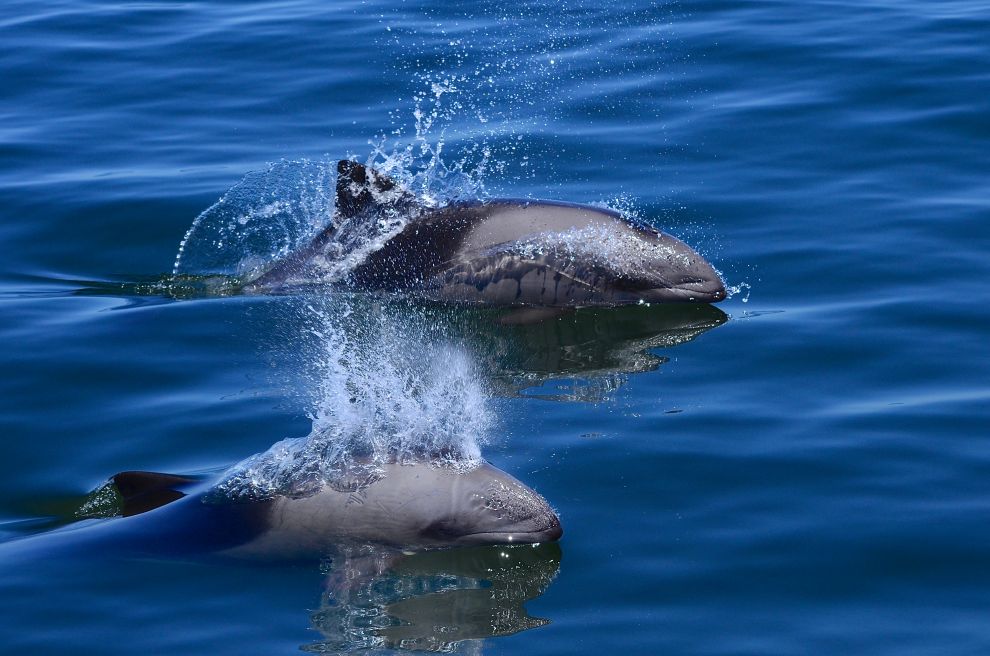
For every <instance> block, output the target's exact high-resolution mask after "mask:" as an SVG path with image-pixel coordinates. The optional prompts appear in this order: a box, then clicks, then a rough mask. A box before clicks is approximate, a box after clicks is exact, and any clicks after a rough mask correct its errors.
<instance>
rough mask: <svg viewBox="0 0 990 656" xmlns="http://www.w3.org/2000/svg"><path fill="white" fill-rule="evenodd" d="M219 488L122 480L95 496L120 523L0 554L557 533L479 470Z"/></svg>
mask: <svg viewBox="0 0 990 656" xmlns="http://www.w3.org/2000/svg"><path fill="white" fill-rule="evenodd" d="M204 488H205V489H204ZM218 490H219V488H212V487H209V486H206V485H203V484H201V483H198V482H197V481H196V480H195V479H190V478H185V477H181V476H172V475H168V474H154V473H149V472H123V473H121V474H117V475H116V476H114V477H113V479H112V481H111V484H110V485H109V486H108V487H107V488H106V489H103V490H101V491H100V492H102V493H107V492H109V493H112V494H114V495H116V496H117V497H118V498H119V499H120V502H119V508H118V512H119V514H122V515H124V516H125V517H126V518H125V519H114V520H100V523H103V524H106V525H105V526H98V525H97V526H90V525H89V524H90V522H86V523H84V524H82V525H79V526H77V527H72V528H68V529H63V530H60V531H53V532H51V533H48V534H46V535H45V536H36V537H32V538H25V539H22V540H15V541H12V542H9V543H8V544H7V545H5V554H6V553H10V550H14V551H15V552H16V551H20V552H21V553H44V552H42V551H41V549H42V548H43V546H42V545H41V544H39V540H42V539H44V538H49V539H52V540H57V542H55V543H54V544H67V545H72V546H81V547H83V548H85V547H87V546H92V547H94V548H96V549H98V550H99V551H100V552H101V553H102V552H106V551H108V550H109V551H121V552H124V553H145V552H148V553H160V552H162V551H165V552H176V554H179V555H183V554H195V553H202V552H219V553H221V554H222V555H230V556H235V557H244V558H261V559H279V560H281V559H315V558H320V557H323V556H325V555H327V554H329V553H331V552H332V551H333V549H334V548H335V547H337V546H339V545H342V544H343V545H346V544H361V543H376V544H381V545H391V546H395V547H402V548H405V549H420V548H436V547H449V546H460V545H479V544H516V543H522V544H526V543H539V542H547V541H553V540H557V539H558V538H559V537H560V535H561V528H560V522H559V520H558V519H557V516H556V514H554V512H553V510H552V509H551V508H550V506H549V505H548V504H547V502H546V501H545V500H544V499H543V498H542V497H541V496H540V495H538V494H537V493H536V492H534V491H533V490H532V489H530V488H528V487H527V486H525V485H523V484H522V483H520V482H519V481H518V480H516V479H515V478H513V477H512V476H510V475H509V474H507V473H505V472H503V471H501V470H499V469H496V468H495V467H492V466H491V465H489V464H487V463H483V464H481V465H480V466H478V467H476V468H474V469H471V470H469V471H461V470H456V469H453V468H450V467H440V466H433V465H431V464H429V463H426V462H418V463H414V464H397V463H392V464H386V465H384V466H383V467H382V469H381V471H380V475H379V476H377V477H375V478H372V479H369V480H367V481H365V483H364V484H362V485H360V486H357V487H356V489H355V488H349V489H336V488H334V487H331V486H325V487H324V488H323V489H322V490H321V491H319V492H317V493H315V494H312V495H310V496H305V497H301V498H292V497H289V496H273V497H271V498H262V499H234V500H232V499H231V498H229V497H228V496H225V495H223V494H222V493H220V492H219V491H218ZM135 515H136V516H135ZM100 529H102V530H100ZM70 536H72V537H71V538H70Z"/></svg>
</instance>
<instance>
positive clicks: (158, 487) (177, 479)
mask: <svg viewBox="0 0 990 656" xmlns="http://www.w3.org/2000/svg"><path fill="white" fill-rule="evenodd" d="M111 480H112V481H113V484H114V487H115V488H116V489H117V493H118V494H120V497H121V512H120V514H121V515H123V516H124V517H130V516H132V515H140V514H141V513H146V512H148V511H149V510H154V509H155V508H161V507H162V506H165V505H168V504H170V503H172V502H173V501H178V500H179V499H181V498H182V497H184V496H186V493H185V492H183V491H182V490H181V489H180V488H183V487H187V486H189V485H191V484H193V483H196V482H197V481H196V479H195V478H189V477H188V476H176V475H175V474H159V473H156V472H145V471H126V472H120V473H119V474H115V475H114V476H113V477H112V479H111Z"/></svg>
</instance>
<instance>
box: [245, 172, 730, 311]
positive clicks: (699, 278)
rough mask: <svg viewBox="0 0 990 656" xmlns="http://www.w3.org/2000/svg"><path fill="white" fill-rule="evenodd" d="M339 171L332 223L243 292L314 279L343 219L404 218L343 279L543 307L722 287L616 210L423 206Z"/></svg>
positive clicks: (391, 184)
mask: <svg viewBox="0 0 990 656" xmlns="http://www.w3.org/2000/svg"><path fill="white" fill-rule="evenodd" d="M337 168H338V179H337V190H336V191H337V205H336V214H335V216H334V218H333V220H332V221H331V225H330V226H329V227H328V228H326V229H325V230H324V231H323V232H321V233H320V234H318V235H317V236H316V237H315V238H314V239H313V240H312V242H311V243H310V244H309V245H307V246H306V247H304V248H302V249H300V250H299V251H298V252H296V253H294V254H292V255H290V256H289V257H287V258H285V259H283V260H280V261H278V262H276V263H274V264H273V265H272V266H271V267H269V268H268V269H267V270H266V271H264V272H263V273H261V274H260V275H258V276H256V277H255V278H254V279H253V280H250V281H249V282H247V283H246V284H245V286H244V289H245V291H247V292H249V293H250V292H265V291H273V290H279V289H284V288H287V287H291V286H293V285H299V284H306V283H310V282H314V281H318V280H319V277H320V272H319V266H320V264H321V263H325V262H326V260H327V259H328V258H331V259H332V257H333V255H332V253H331V252H330V250H329V249H328V247H329V245H331V244H333V242H334V239H335V237H336V230H337V227H338V226H340V225H342V224H343V223H345V222H351V221H363V220H367V221H375V220H378V219H380V218H381V217H382V216H388V217H392V218H395V217H396V216H402V217H404V218H405V219H406V221H407V222H406V224H405V227H404V228H403V229H402V230H401V231H400V232H399V233H398V234H396V235H395V236H393V237H392V238H391V239H389V240H387V241H386V242H385V243H384V244H383V245H382V246H381V248H378V249H377V250H374V251H373V252H371V253H369V254H368V255H367V256H366V257H365V258H364V259H363V260H362V261H360V262H359V263H358V264H356V265H355V266H354V267H353V269H351V270H350V271H349V273H348V274H347V275H346V276H345V278H344V279H343V280H342V281H341V282H342V284H343V285H344V286H345V287H349V288H352V289H357V290H390V291H391V290H400V291H407V292H409V293H411V294H414V295H417V296H420V297H422V298H425V299H429V300H437V301H449V302H461V303H474V304H484V305H494V306H541V307H587V306H613V305H627V304H634V303H674V302H701V303H714V302H718V301H720V300H722V299H724V298H725V295H726V293H725V285H724V283H723V282H722V279H721V277H720V276H719V274H718V272H717V271H715V269H714V268H713V267H712V266H711V264H709V263H708V262H707V261H706V260H705V259H704V258H703V257H702V256H701V255H699V254H698V253H697V252H696V251H694V250H693V249H692V248H691V247H690V246H688V245H687V244H685V243H684V242H682V241H680V240H678V239H676V238H675V237H672V236H670V235H668V234H666V233H663V232H660V231H658V230H655V229H653V228H650V227H647V226H643V225H639V224H636V223H634V222H632V221H630V220H628V219H626V218H625V217H624V216H623V215H621V214H619V213H618V212H614V211H612V210H607V209H602V208H599V207H592V206H588V205H576V204H573V203H563V202H555V201H535V200H516V199H499V200H488V201H483V202H480V201H479V202H466V203H465V202H459V203H453V204H450V205H447V206H445V207H441V208H428V207H425V206H423V205H422V204H420V203H419V202H417V200H416V198H415V197H414V196H413V195H412V194H411V193H409V192H408V191H406V190H404V189H402V188H401V187H400V186H399V185H398V184H397V183H396V182H395V181H394V180H392V179H391V178H389V177H387V176H385V175H384V174H382V173H380V172H378V171H375V170H374V169H371V168H366V167H365V166H363V165H361V164H358V163H356V162H352V161H349V160H342V161H340V162H339V163H338V167H337Z"/></svg>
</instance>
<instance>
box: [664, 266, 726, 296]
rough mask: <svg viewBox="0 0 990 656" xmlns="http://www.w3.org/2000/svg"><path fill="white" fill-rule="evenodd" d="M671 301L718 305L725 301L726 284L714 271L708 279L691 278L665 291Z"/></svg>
mask: <svg viewBox="0 0 990 656" xmlns="http://www.w3.org/2000/svg"><path fill="white" fill-rule="evenodd" d="M664 291H666V293H667V296H668V299H667V300H668V302H669V300H678V301H687V302H695V303H718V302H719V301H722V300H725V295H726V294H725V283H723V282H722V278H721V277H719V275H718V273H716V272H715V270H714V269H712V270H711V275H710V276H706V277H691V278H687V279H685V280H682V281H680V282H678V283H676V284H675V285H673V286H672V287H670V288H668V289H666V290H664Z"/></svg>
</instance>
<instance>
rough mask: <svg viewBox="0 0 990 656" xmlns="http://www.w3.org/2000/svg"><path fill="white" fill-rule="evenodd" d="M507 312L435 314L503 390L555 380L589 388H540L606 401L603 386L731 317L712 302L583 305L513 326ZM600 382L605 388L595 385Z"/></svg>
mask: <svg viewBox="0 0 990 656" xmlns="http://www.w3.org/2000/svg"><path fill="white" fill-rule="evenodd" d="M510 312H513V311H510ZM502 314H505V310H498V309H490V308H484V309H477V310H472V311H470V312H459V313H456V314H454V313H443V314H440V313H438V314H437V315H436V316H438V317H439V318H440V319H441V320H443V321H445V322H446V323H445V326H447V328H446V330H447V331H448V332H450V333H453V334H457V335H460V336H463V337H464V338H465V339H467V340H469V341H470V343H471V344H472V348H473V350H474V352H475V353H476V356H477V357H479V358H481V359H482V360H483V361H484V365H483V366H482V367H481V368H480V369H481V370H483V371H485V372H488V374H489V376H490V377H491V379H490V382H491V384H492V385H493V387H494V389H495V390H496V391H497V392H498V393H500V394H506V395H515V394H518V393H520V392H521V391H522V390H525V389H529V388H533V387H539V386H541V385H543V384H544V383H546V382H547V381H550V380H555V379H557V380H560V379H570V380H574V381H575V382H576V384H577V386H578V387H582V388H585V387H586V388H587V389H583V390H578V389H575V390H572V391H571V392H568V393H564V394H555V393H553V392H550V391H549V390H547V391H548V392H550V395H549V396H547V395H546V394H540V396H541V398H559V399H561V400H567V399H570V400H580V399H583V400H602V399H601V398H597V396H598V392H599V391H601V392H604V393H607V392H610V391H613V390H614V388H615V387H616V386H619V385H621V384H622V382H623V377H624V376H625V375H627V374H634V373H643V372H647V371H653V370H655V369H657V368H658V367H659V366H660V365H662V364H663V363H664V362H666V361H667V358H666V357H665V356H664V355H661V354H657V353H655V352H654V351H655V350H656V349H669V348H673V347H676V346H678V345H681V344H685V343H687V342H690V341H691V340H693V339H695V338H696V337H698V336H699V335H702V334H703V333H705V332H707V331H709V330H712V329H713V328H717V327H718V326H721V325H722V324H723V323H725V322H726V321H728V316H726V314H725V313H724V312H722V311H721V310H719V309H718V308H717V307H715V306H713V305H708V304H683V303H682V304H676V305H652V306H638V305H637V306H628V307H621V308H584V309H579V310H574V311H570V312H566V313H563V314H560V315H558V316H555V317H551V318H548V319H545V320H543V321H536V322H524V323H516V324H513V325H504V324H500V323H499V322H498V321H496V320H494V319H497V318H498V317H499V315H502ZM506 316H513V315H512V314H508V315H506ZM581 381H583V383H582V382H581ZM598 382H604V387H605V388H606V389H604V390H596V387H598V385H596V384H595V383H598ZM584 392H588V394H584Z"/></svg>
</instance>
